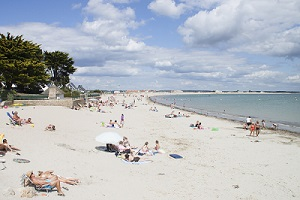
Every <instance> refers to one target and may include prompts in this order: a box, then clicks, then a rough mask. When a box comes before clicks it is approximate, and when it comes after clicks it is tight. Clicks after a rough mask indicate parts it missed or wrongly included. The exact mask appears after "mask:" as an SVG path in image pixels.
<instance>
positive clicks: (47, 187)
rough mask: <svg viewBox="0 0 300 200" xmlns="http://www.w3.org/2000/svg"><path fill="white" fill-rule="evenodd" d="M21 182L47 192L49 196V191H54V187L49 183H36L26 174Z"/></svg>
mask: <svg viewBox="0 0 300 200" xmlns="http://www.w3.org/2000/svg"><path fill="white" fill-rule="evenodd" d="M21 184H22V185H23V186H24V187H26V186H29V187H34V189H35V190H36V191H38V192H47V196H48V195H49V192H51V191H53V187H52V186H51V185H49V184H46V185H35V184H34V183H33V182H32V181H31V180H30V178H29V177H28V176H27V175H26V174H23V175H22V177H21Z"/></svg>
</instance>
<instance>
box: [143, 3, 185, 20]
mask: <svg viewBox="0 0 300 200" xmlns="http://www.w3.org/2000/svg"><path fill="white" fill-rule="evenodd" d="M148 9H150V10H152V11H153V12H155V13H157V14H159V15H164V16H168V17H172V18H178V17H180V15H182V14H183V13H184V12H185V10H186V5H185V4H183V3H179V4H176V2H175V1H174V0H155V1H153V2H151V3H150V4H149V5H148Z"/></svg>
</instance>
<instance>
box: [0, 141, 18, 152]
mask: <svg viewBox="0 0 300 200" xmlns="http://www.w3.org/2000/svg"><path fill="white" fill-rule="evenodd" d="M0 151H4V152H7V151H11V152H15V151H21V150H20V149H18V148H17V147H14V146H12V145H9V144H8V142H7V139H3V144H0Z"/></svg>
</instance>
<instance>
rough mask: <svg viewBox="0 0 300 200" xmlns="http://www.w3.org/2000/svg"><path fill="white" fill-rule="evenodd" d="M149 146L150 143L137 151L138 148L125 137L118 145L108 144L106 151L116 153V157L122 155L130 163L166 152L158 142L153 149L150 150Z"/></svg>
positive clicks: (146, 143)
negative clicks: (143, 157)
mask: <svg viewBox="0 0 300 200" xmlns="http://www.w3.org/2000/svg"><path fill="white" fill-rule="evenodd" d="M148 144H149V143H148V142H145V143H144V145H143V146H142V148H140V149H137V148H136V147H134V146H132V145H130V143H129V141H128V138H127V137H125V136H124V137H123V140H122V141H119V144H118V145H114V144H106V150H107V151H109V152H116V156H118V155H120V156H121V157H122V158H123V159H124V160H127V161H130V162H138V161H139V160H141V159H142V158H141V157H142V156H144V155H146V156H153V155H155V154H156V153H164V150H163V149H161V147H160V144H159V141H158V140H156V141H155V146H154V148H153V149H151V148H149V146H148ZM136 155H137V156H136Z"/></svg>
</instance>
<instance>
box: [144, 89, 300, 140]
mask: <svg viewBox="0 0 300 200" xmlns="http://www.w3.org/2000/svg"><path fill="white" fill-rule="evenodd" d="M202 94H209V95H226V94H229V95H230V94H241V95H243V94H244V93H235V92H231V93H212V94H211V93H203V92H201V93H195V92H194V93H193V92H187V93H186V92H184V93H181V92H174V93H165V92H164V93H156V94H154V93H153V95H150V96H149V99H150V101H152V102H156V103H158V104H160V105H163V106H166V107H170V105H169V104H167V103H161V102H157V100H156V99H153V98H155V97H156V96H172V95H177V96H178V95H179V96H180V95H202ZM248 94H249V93H248ZM250 94H263V95H266V94H292V93H255V92H253V93H250ZM174 107H175V108H176V109H180V110H182V111H186V112H195V113H197V114H199V115H202V116H209V117H213V118H217V119H224V120H228V121H233V122H236V123H244V121H243V119H240V118H241V116H236V115H232V114H226V115H224V114H223V113H216V112H211V111H209V110H206V112H205V113H206V114H203V113H202V112H197V111H195V110H193V109H192V108H185V107H183V106H178V105H175V106H174ZM284 126H286V125H284ZM265 129H266V130H270V131H272V130H274V128H273V127H272V123H271V122H269V123H267V124H266V128H265ZM292 129H293V128H292V127H290V128H282V126H279V127H278V129H277V130H274V131H278V132H279V131H280V132H282V133H283V134H292V135H296V136H298V137H300V132H299V127H298V128H296V129H295V128H294V130H292Z"/></svg>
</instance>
